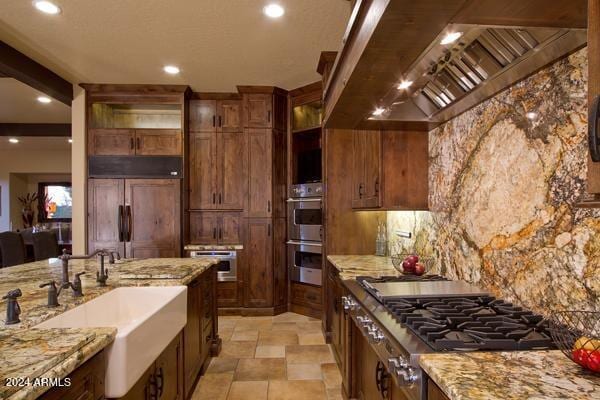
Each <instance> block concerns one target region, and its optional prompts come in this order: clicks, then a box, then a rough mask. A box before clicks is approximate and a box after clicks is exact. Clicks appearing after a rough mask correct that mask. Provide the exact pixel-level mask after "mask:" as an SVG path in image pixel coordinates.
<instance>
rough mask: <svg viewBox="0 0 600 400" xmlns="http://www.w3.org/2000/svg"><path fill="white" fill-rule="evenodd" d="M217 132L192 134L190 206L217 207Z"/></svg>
mask: <svg viewBox="0 0 600 400" xmlns="http://www.w3.org/2000/svg"><path fill="white" fill-rule="evenodd" d="M216 159H217V134H216V133H214V132H201V133H191V134H190V208H191V209H193V210H213V209H215V208H216V207H217V160H216Z"/></svg>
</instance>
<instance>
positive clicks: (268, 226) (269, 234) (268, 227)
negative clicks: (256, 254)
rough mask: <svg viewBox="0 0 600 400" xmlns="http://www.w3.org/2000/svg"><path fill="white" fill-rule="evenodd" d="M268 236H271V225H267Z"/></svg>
mask: <svg viewBox="0 0 600 400" xmlns="http://www.w3.org/2000/svg"><path fill="white" fill-rule="evenodd" d="M267 236H271V224H269V225H267Z"/></svg>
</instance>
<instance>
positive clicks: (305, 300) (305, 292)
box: [291, 282, 322, 306]
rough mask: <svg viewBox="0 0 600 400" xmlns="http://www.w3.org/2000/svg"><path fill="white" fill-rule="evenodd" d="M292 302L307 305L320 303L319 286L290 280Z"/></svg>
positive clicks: (318, 304)
mask: <svg viewBox="0 0 600 400" xmlns="http://www.w3.org/2000/svg"><path fill="white" fill-rule="evenodd" d="M291 294H292V303H297V304H305V305H308V306H320V305H321V303H322V295H321V287H320V286H312V285H307V284H303V283H297V282H291Z"/></svg>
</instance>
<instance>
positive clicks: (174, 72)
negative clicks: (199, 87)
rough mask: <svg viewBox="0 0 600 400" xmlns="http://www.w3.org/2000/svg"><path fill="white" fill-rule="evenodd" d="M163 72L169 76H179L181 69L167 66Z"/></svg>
mask: <svg viewBox="0 0 600 400" xmlns="http://www.w3.org/2000/svg"><path fill="white" fill-rule="evenodd" d="M163 71H165V72H166V73H167V74H171V75H177V74H178V73H179V68H178V67H176V66H174V65H165V66H164V67H163Z"/></svg>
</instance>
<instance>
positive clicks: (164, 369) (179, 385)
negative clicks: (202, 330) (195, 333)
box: [121, 333, 184, 400]
mask: <svg viewBox="0 0 600 400" xmlns="http://www.w3.org/2000/svg"><path fill="white" fill-rule="evenodd" d="M181 337H182V334H181V333H179V334H178V335H177V336H176V337H175V339H173V341H172V342H171V343H170V344H169V345H168V346H167V348H166V349H165V350H164V351H163V352H162V353H161V355H160V356H158V358H157V359H156V361H155V362H154V363H153V364H152V365H151V366H150V367H149V368H148V369H147V370H146V372H144V374H143V375H142V377H141V378H140V379H139V380H138V381H137V383H136V384H135V385H134V386H133V388H131V390H130V391H129V392H127V394H126V395H125V396H124V397H121V400H140V399H157V400H183V399H184V396H183V346H182V339H181Z"/></svg>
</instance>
